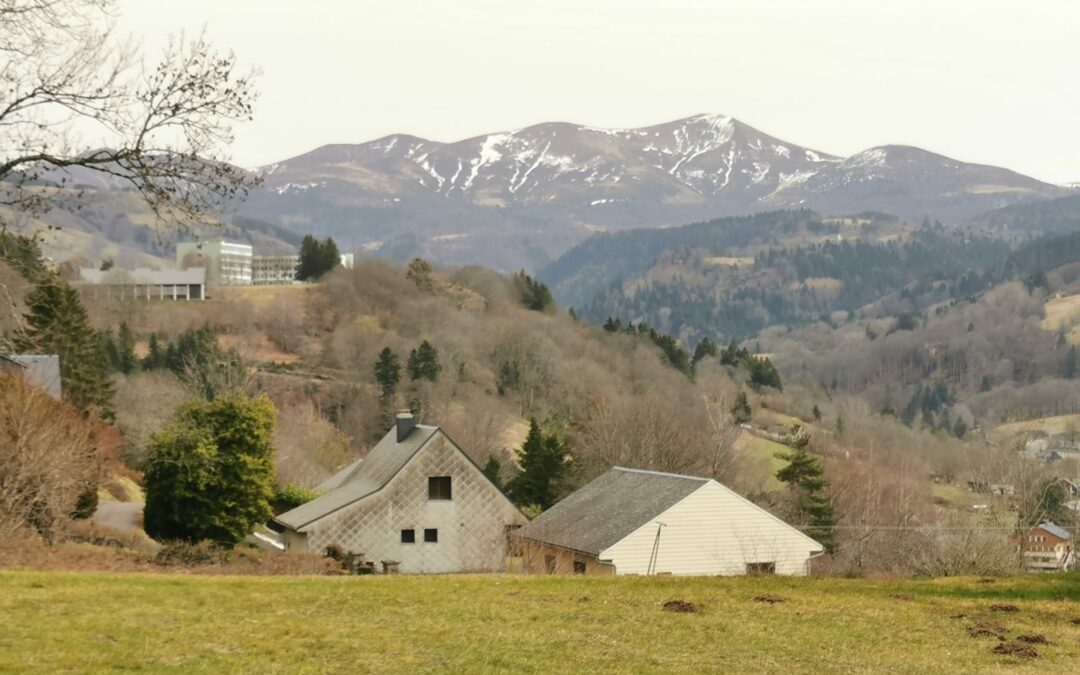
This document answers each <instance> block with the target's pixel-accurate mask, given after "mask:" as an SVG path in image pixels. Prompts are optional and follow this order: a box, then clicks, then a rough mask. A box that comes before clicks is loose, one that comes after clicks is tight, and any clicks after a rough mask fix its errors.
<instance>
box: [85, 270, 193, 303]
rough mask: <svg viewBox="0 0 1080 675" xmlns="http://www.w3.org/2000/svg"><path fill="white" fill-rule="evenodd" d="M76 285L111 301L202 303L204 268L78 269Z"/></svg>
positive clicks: (93, 295)
mask: <svg viewBox="0 0 1080 675" xmlns="http://www.w3.org/2000/svg"><path fill="white" fill-rule="evenodd" d="M77 283H78V285H79V286H80V287H81V288H82V289H83V292H84V293H87V294H89V295H90V296H91V297H94V298H109V299H115V300H205V299H206V269H205V268H202V267H190V268H188V269H185V270H151V269H144V268H136V269H134V270H121V269H111V270H107V271H102V270H98V269H94V268H90V267H83V268H81V269H80V270H79V281H78V282H77Z"/></svg>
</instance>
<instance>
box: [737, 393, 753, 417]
mask: <svg viewBox="0 0 1080 675" xmlns="http://www.w3.org/2000/svg"><path fill="white" fill-rule="evenodd" d="M753 414H754V411H753V410H752V409H751V408H750V401H749V400H747V398H746V392H745V391H740V392H739V395H738V396H736V397H735V404H734V405H732V406H731V421H732V422H734V423H735V424H746V423H747V422H749V421H750V420H751V419H752V417H753Z"/></svg>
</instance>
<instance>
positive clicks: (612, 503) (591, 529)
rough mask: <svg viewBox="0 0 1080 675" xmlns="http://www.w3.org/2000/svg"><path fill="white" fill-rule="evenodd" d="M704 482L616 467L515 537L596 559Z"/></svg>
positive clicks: (668, 474)
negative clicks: (595, 557)
mask: <svg viewBox="0 0 1080 675" xmlns="http://www.w3.org/2000/svg"><path fill="white" fill-rule="evenodd" d="M707 483H709V479H708V478H695V477H693V476H680V475H677V474H673V473H660V472H657V471H641V470H639V469H624V468H622V467H615V468H613V469H611V470H610V471H608V472H607V473H605V474H603V475H602V476H600V477H598V478H597V479H595V480H594V481H592V482H591V483H589V484H588V485H586V486H584V487H583V488H581V489H580V490H578V491H577V492H574V493H573V494H571V495H570V496H568V497H567V498H566V499H564V500H562V501H561V502H559V503H558V504H556V505H555V506H553V507H551V508H550V509H548V510H547V511H544V512H543V513H541V514H540V515H539V516H537V517H536V519H534V520H533V521H532V522H530V523H529V524H528V525H526V526H525V527H523V528H521V529H520V530H518V531H517V532H516V534H517V535H518V536H520V537H523V538H525V539H532V540H534V541H540V542H544V543H548V544H553V545H555V546H560V547H562V548H568V549H572V550H575V551H580V552H582V553H589V554H591V555H599V554H600V552H601V551H604V550H605V549H608V548H610V547H611V546H614V545H615V544H616V543H618V542H620V541H622V540H623V539H625V538H626V537H627V536H628V535H629V534H630V533H632V532H634V531H635V530H637V529H638V528H639V527H641V526H642V525H645V524H646V523H648V522H649V521H650V520H652V519H653V518H656V517H657V516H659V515H660V514H661V513H663V512H664V511H667V510H668V509H669V508H671V507H672V506H674V505H675V504H677V503H679V502H680V501H682V500H683V499H685V498H686V497H688V496H689V495H690V494H691V493H693V492H695V491H697V490H698V489H700V488H701V487H702V486H704V485H706V484H707Z"/></svg>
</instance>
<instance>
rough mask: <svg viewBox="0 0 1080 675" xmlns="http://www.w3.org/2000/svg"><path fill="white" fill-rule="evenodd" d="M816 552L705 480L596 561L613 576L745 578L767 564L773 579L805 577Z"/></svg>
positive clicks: (810, 541)
mask: <svg viewBox="0 0 1080 675" xmlns="http://www.w3.org/2000/svg"><path fill="white" fill-rule="evenodd" d="M660 523H663V525H662V526H661V525H660ZM658 531H659V539H658V538H657V533H658ZM822 548H823V547H822V545H821V544H819V543H818V542H816V541H814V540H813V539H811V538H810V537H807V536H806V535H805V534H803V533H802V532H800V531H799V530H798V529H796V528H794V527H792V526H791V525H788V524H787V523H785V522H784V521H782V520H780V519H779V518H777V517H776V516H774V515H772V514H771V513H769V512H768V511H765V510H764V509H762V508H761V507H759V506H757V505H756V504H754V503H752V502H750V501H749V500H747V499H744V498H743V497H741V496H740V495H738V494H736V493H735V492H733V491H732V490H729V489H728V488H726V487H724V486H722V485H720V484H719V483H717V482H716V481H708V482H707V483H706V484H705V485H703V486H702V487H700V488H699V489H697V490H695V491H694V492H693V493H691V494H690V495H688V496H687V497H685V498H684V499H682V500H681V501H679V502H678V503H677V504H675V505H673V506H671V507H670V508H668V509H667V510H665V511H664V512H662V513H660V514H658V515H657V516H656V517H655V518H653V519H652V520H650V522H648V523H646V524H644V525H642V526H641V527H639V528H638V529H637V530H635V531H634V532H633V533H631V534H629V535H628V536H626V537H625V538H623V539H622V540H620V541H619V542H617V543H616V544H614V545H612V546H610V547H608V548H607V549H605V550H604V551H602V552H601V553H600V555H599V558H600V559H601V560H604V561H610V562H612V563H613V564H614V565H615V569H616V573H617V574H649V573H656V574H665V573H670V574H685V575H694V574H699V575H714V574H745V573H746V571H747V565H748V564H751V563H773V564H774V565H775V571H776V572H777V573H778V574H794V575H798V574H806V573H807V571H808V570H807V562H808V561H809V559H810V558H811V557H813V556H814V555H815V554H817V553H820V552H821V551H822ZM654 551H655V562H654V563H652V564H650V561H651V560H652V559H653V557H654Z"/></svg>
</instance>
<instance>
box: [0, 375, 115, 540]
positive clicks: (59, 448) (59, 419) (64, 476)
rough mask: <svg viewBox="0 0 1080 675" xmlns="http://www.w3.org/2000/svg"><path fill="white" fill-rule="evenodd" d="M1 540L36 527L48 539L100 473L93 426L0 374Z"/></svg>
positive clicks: (20, 382) (20, 381) (63, 406)
mask: <svg viewBox="0 0 1080 675" xmlns="http://www.w3.org/2000/svg"><path fill="white" fill-rule="evenodd" d="M0 438H2V439H3V442H0V538H3V539H7V538H8V536H9V535H10V534H11V533H12V532H14V531H15V530H19V529H23V528H27V527H32V528H34V529H36V530H37V531H38V532H40V533H41V534H42V535H44V536H45V537H46V538H49V537H51V536H52V533H53V532H55V531H56V528H57V525H59V524H60V523H62V522H64V521H65V520H67V519H68V518H69V517H70V514H71V513H72V512H73V511H74V510H75V506H76V503H77V501H78V498H79V495H81V494H83V493H84V492H85V491H86V490H87V488H89V487H92V486H93V485H95V484H96V481H97V478H98V472H99V470H100V467H99V464H98V458H97V450H96V448H95V446H94V442H93V437H92V431H91V428H90V426H89V425H88V424H87V423H86V422H85V421H83V419H82V418H81V416H80V415H79V414H78V413H77V412H76V411H75V410H73V409H72V408H70V407H68V406H66V405H64V404H62V403H59V402H57V401H54V400H53V399H52V398H50V397H49V396H48V394H46V393H45V392H43V391H41V390H39V389H36V388H34V387H32V386H30V385H29V384H27V383H26V382H24V381H23V380H22V378H20V377H15V376H10V375H0Z"/></svg>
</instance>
